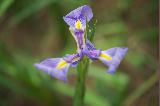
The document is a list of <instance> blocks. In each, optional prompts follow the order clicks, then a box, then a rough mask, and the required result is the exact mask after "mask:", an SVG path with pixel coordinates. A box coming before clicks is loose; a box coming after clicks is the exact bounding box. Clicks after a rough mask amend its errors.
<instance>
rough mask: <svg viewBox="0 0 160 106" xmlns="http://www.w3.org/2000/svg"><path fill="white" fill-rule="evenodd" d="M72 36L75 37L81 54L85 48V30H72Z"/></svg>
mask: <svg viewBox="0 0 160 106" xmlns="http://www.w3.org/2000/svg"><path fill="white" fill-rule="evenodd" d="M70 31H71V34H72V35H73V37H74V39H75V41H76V44H77V51H78V52H79V51H80V50H81V49H82V48H84V46H85V36H84V34H85V32H84V31H83V30H77V29H75V30H72V29H70Z"/></svg>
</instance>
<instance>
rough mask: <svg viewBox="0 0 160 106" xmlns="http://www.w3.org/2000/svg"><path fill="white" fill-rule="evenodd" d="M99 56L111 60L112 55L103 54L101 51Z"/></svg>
mask: <svg viewBox="0 0 160 106" xmlns="http://www.w3.org/2000/svg"><path fill="white" fill-rule="evenodd" d="M100 57H102V58H105V59H107V60H112V57H110V56H109V55H107V54H104V53H101V54H100Z"/></svg>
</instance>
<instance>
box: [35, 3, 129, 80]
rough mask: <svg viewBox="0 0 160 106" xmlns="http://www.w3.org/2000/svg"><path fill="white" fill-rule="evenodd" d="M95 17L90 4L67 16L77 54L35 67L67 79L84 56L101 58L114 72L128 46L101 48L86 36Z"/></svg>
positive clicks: (65, 19) (111, 71)
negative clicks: (70, 68)
mask: <svg viewBox="0 0 160 106" xmlns="http://www.w3.org/2000/svg"><path fill="white" fill-rule="evenodd" d="M92 17H93V13H92V10H91V8H90V7H89V6H87V5H84V6H81V7H79V8H77V9H75V10H73V11H71V12H70V13H69V14H67V15H66V16H65V17H63V19H64V21H65V22H66V23H67V24H68V25H69V27H70V28H69V29H70V32H71V34H72V35H73V37H74V39H75V41H76V44H77V53H76V54H72V55H70V54H67V55H66V56H64V57H62V58H49V59H46V60H44V61H42V62H41V63H36V64H35V67H36V68H38V69H39V70H42V71H44V72H46V73H48V74H50V75H51V76H53V77H55V78H57V79H59V80H63V81H65V82H66V81H67V72H68V69H69V67H70V66H71V67H76V66H77V64H78V63H79V61H81V60H82V59H83V57H84V56H87V57H89V58H90V59H91V60H100V61H102V62H103V63H104V64H105V65H106V66H108V67H109V69H108V71H107V72H108V73H110V74H113V73H114V72H115V71H116V69H117V67H118V66H119V64H120V62H121V61H122V60H123V58H124V56H125V54H126V53H127V51H128V48H123V47H114V48H110V49H108V50H104V51H102V50H99V49H96V48H95V46H94V45H93V44H92V43H91V42H90V41H89V40H88V39H86V38H87V37H85V34H86V33H85V31H86V24H87V22H89V21H90V20H91V19H92Z"/></svg>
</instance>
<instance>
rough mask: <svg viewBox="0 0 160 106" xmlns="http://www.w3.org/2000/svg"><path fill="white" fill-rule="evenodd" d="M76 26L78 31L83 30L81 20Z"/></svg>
mask: <svg viewBox="0 0 160 106" xmlns="http://www.w3.org/2000/svg"><path fill="white" fill-rule="evenodd" d="M75 26H76V28H77V29H81V27H82V23H81V21H80V20H79V19H78V20H77V21H76V23H75Z"/></svg>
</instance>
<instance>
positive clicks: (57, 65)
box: [35, 58, 70, 81]
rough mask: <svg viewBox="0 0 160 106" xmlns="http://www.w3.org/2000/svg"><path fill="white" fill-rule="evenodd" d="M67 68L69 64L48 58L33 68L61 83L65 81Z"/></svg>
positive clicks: (59, 59) (62, 60) (61, 60)
mask: <svg viewBox="0 0 160 106" xmlns="http://www.w3.org/2000/svg"><path fill="white" fill-rule="evenodd" d="M69 66H70V63H68V62H66V61H65V60H64V59H62V58H49V59H46V60H44V61H42V62H41V63H37V64H35V67H36V68H38V69H39V70H42V71H44V72H46V73H48V74H50V75H51V76H53V77H55V78H57V79H59V80H63V81H67V72H68V68H69Z"/></svg>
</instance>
